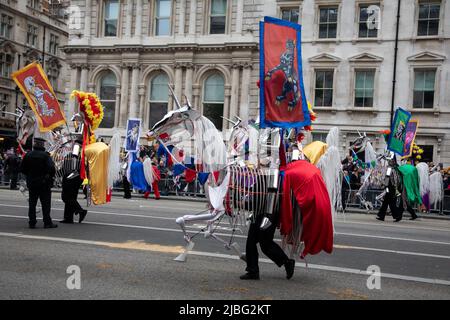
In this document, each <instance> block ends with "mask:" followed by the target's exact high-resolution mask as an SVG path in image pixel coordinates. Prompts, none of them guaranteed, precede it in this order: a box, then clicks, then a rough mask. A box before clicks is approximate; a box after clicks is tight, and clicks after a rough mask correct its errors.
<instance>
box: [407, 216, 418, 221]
mask: <svg viewBox="0 0 450 320" xmlns="http://www.w3.org/2000/svg"><path fill="white" fill-rule="evenodd" d="M417 218H418V216H414V217H411V218H409V220H416V219H417Z"/></svg>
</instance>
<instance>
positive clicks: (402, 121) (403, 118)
mask: <svg viewBox="0 0 450 320" xmlns="http://www.w3.org/2000/svg"><path fill="white" fill-rule="evenodd" d="M410 118H411V113H409V112H408V111H406V110H404V109H402V108H398V109H397V111H395V117H394V121H393V122H392V126H391V134H390V135H389V140H388V150H391V151H393V152H395V153H397V154H398V155H400V156H403V153H404V149H405V148H404V147H405V138H406V127H407V126H408V122H409V119H410Z"/></svg>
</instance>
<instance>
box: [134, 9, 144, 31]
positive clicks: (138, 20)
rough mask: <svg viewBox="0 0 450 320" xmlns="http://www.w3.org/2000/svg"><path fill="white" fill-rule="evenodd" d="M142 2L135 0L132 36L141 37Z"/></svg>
mask: <svg viewBox="0 0 450 320" xmlns="http://www.w3.org/2000/svg"><path fill="white" fill-rule="evenodd" d="M142 11H143V10H142V0H136V25H135V30H134V35H135V36H136V37H140V36H141V35H142Z"/></svg>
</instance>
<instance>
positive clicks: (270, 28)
mask: <svg viewBox="0 0 450 320" xmlns="http://www.w3.org/2000/svg"><path fill="white" fill-rule="evenodd" d="M259 41H260V126H261V128H265V127H278V128H301V127H304V126H308V125H310V124H311V118H310V114H309V111H308V104H307V102H306V96H305V89H304V85H303V73H302V54H301V26H300V25H299V24H296V23H292V22H289V21H285V20H280V19H276V18H272V17H264V21H263V22H260V40H259Z"/></svg>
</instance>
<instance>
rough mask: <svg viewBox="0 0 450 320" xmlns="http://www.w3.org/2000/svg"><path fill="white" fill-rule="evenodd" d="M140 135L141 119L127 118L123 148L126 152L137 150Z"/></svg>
mask: <svg viewBox="0 0 450 320" xmlns="http://www.w3.org/2000/svg"><path fill="white" fill-rule="evenodd" d="M140 136H141V119H134V118H130V119H128V122H127V137H126V140H125V141H126V144H125V150H126V151H128V152H135V151H138V149H139V137H140Z"/></svg>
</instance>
